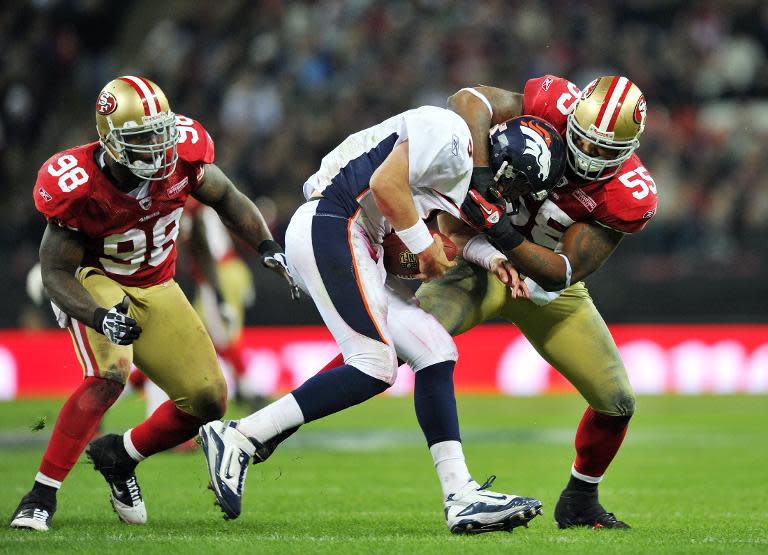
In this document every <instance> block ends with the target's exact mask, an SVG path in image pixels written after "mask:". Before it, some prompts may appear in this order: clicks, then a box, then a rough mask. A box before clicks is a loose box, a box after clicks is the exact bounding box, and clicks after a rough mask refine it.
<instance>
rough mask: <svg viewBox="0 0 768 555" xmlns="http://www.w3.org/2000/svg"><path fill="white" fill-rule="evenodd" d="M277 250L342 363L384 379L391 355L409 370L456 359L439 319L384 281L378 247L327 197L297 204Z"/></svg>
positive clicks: (392, 369) (391, 368)
mask: <svg viewBox="0 0 768 555" xmlns="http://www.w3.org/2000/svg"><path fill="white" fill-rule="evenodd" d="M285 253H286V257H287V259H288V267H289V271H290V273H291V274H292V275H293V277H294V279H296V282H297V284H298V285H299V286H300V287H301V288H302V289H303V290H304V291H305V292H306V293H307V294H309V295H310V296H311V297H312V299H313V300H314V301H315V305H316V306H317V309H318V311H319V312H320V315H321V316H322V318H323V321H324V322H325V324H326V326H327V327H328V329H329V330H330V332H331V334H333V337H334V339H335V340H336V342H337V343H338V345H339V348H340V349H341V353H342V355H343V356H344V362H345V363H346V364H348V365H350V366H353V367H355V368H357V369H358V370H360V371H361V372H364V373H365V374H368V375H369V376H372V377H374V378H376V379H379V380H381V381H383V382H386V383H389V384H392V383H394V381H395V377H396V375H397V366H398V364H397V357H398V355H399V356H400V358H401V359H402V360H404V361H406V362H408V363H409V364H410V365H411V367H412V368H413V369H414V370H419V369H421V368H425V367H427V366H430V365H432V364H436V363H438V362H443V361H446V360H456V358H457V356H458V355H457V352H456V346H455V344H454V342H453V339H452V338H451V336H450V334H448V332H446V331H445V329H444V328H443V327H442V326H441V325H440V323H439V322H438V321H437V320H436V319H435V318H434V317H433V316H431V315H430V314H428V313H426V312H424V311H423V310H421V309H420V308H419V307H418V306H417V305H416V304H415V303H413V302H412V301H411V300H410V293H409V292H408V291H407V289H405V288H399V287H397V286H395V287H392V288H389V287H386V286H385V280H386V271H385V270H384V266H383V264H382V262H381V253H382V247H381V245H379V244H374V243H372V242H371V240H370V239H369V237H368V235H367V234H366V232H365V230H364V229H363V227H362V226H361V225H360V224H358V223H357V222H356V221H355V219H354V217H352V218H347V217H344V215H343V214H341V213H340V210H339V208H338V207H337V206H336V205H334V204H333V203H332V202H331V201H328V200H326V199H321V200H316V201H310V202H307V203H305V204H304V205H302V206H301V207H299V209H298V210H297V211H296V213H295V214H294V215H293V217H292V218H291V222H290V224H289V226H288V229H287V230H286V235H285Z"/></svg>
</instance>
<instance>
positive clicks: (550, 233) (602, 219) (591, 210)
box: [510, 75, 656, 249]
mask: <svg viewBox="0 0 768 555" xmlns="http://www.w3.org/2000/svg"><path fill="white" fill-rule="evenodd" d="M579 94H580V91H579V89H578V87H576V85H574V84H573V83H571V82H570V81H568V80H566V79H563V78H562V77H555V76H552V75H545V76H544V77H539V78H537V79H531V80H530V81H528V82H527V83H526V84H525V89H524V92H523V114H525V115H531V116H538V117H540V118H543V119H545V120H547V121H548V122H549V123H551V124H552V125H553V126H554V127H555V129H557V130H558V131H559V132H560V134H561V135H562V136H563V139H564V140H565V134H566V124H567V121H568V114H569V113H570V112H571V110H572V109H573V107H574V104H575V103H576V99H577V98H578V97H579ZM565 176H566V178H568V184H567V185H565V186H563V187H559V188H557V189H554V190H553V191H552V192H550V194H549V197H548V198H547V199H545V200H544V201H540V202H537V201H534V200H533V199H532V198H530V197H526V198H525V201H524V203H523V205H522V206H521V207H520V212H519V213H518V214H515V215H510V217H511V219H512V223H513V224H514V226H515V227H516V228H517V229H518V230H519V231H520V232H521V233H523V234H524V235H525V236H526V237H527V238H528V239H529V240H532V241H533V242H534V243H537V244H539V245H541V246H544V247H548V248H550V249H554V248H555V247H557V246H558V243H559V242H560V239H561V238H562V236H563V233H565V230H566V229H568V227H570V226H571V224H573V223H574V222H590V221H591V222H596V223H598V224H600V225H603V226H606V227H609V228H611V229H615V230H616V231H620V232H622V233H636V232H638V231H640V230H642V229H643V228H644V227H645V224H646V223H647V222H648V220H650V219H651V218H652V217H653V215H654V214H655V213H656V184H655V183H654V181H653V178H651V176H650V174H649V173H648V171H647V170H646V169H645V167H643V163H642V162H641V161H640V158H639V157H638V156H637V155H636V154H633V155H632V156H631V157H630V158H629V159H628V160H627V161H626V162H624V164H623V165H622V166H621V169H619V172H618V173H617V174H616V175H615V176H613V177H612V178H610V179H604V180H601V181H584V180H581V179H576V178H570V177H569V171H568V170H566V172H565Z"/></svg>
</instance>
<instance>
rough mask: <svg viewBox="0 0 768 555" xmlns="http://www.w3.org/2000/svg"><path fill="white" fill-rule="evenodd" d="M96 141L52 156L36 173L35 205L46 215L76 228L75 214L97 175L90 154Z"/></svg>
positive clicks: (54, 220)
mask: <svg viewBox="0 0 768 555" xmlns="http://www.w3.org/2000/svg"><path fill="white" fill-rule="evenodd" d="M93 147H95V143H92V144H91V145H85V146H81V147H75V148H71V149H69V150H65V151H62V152H58V153H56V154H54V155H53V156H51V157H50V158H49V159H48V160H46V161H45V163H44V164H43V165H42V167H41V168H40V171H38V173H37V180H36V181H35V187H34V190H33V191H32V197H33V198H34V200H35V207H36V208H37V210H38V211H39V212H40V213H41V214H43V215H44V216H45V217H46V219H48V220H49V221H53V222H55V223H58V224H59V225H62V226H64V227H69V228H72V229H78V222H77V216H78V214H79V213H80V211H81V207H82V205H83V202H84V201H85V200H86V199H87V198H88V194H89V190H90V187H91V184H92V182H93V180H94V179H96V178H97V176H96V175H95V173H94V164H93V161H92V160H91V159H90V158H89V157H90V156H91V154H92V152H93Z"/></svg>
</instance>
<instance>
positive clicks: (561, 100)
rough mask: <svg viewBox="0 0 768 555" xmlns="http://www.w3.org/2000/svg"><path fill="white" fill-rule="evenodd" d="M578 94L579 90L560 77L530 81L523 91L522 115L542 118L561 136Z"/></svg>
mask: <svg viewBox="0 0 768 555" xmlns="http://www.w3.org/2000/svg"><path fill="white" fill-rule="evenodd" d="M579 94H581V91H580V90H579V88H578V87H577V86H576V85H574V84H573V83H571V82H570V81H568V80H567V79H564V78H562V77H555V76H554V75H544V76H543V77H537V78H536V79H530V80H529V81H528V82H527V83H526V84H525V89H524V91H523V114H525V115H529V116H537V117H540V118H543V119H545V120H547V121H548V122H549V123H551V124H552V125H554V126H555V129H557V130H558V131H559V132H560V133H561V134H563V133H565V127H566V122H567V117H568V114H569V113H570V111H571V109H572V108H573V105H574V103H575V102H576V100H577V98H578V96H579Z"/></svg>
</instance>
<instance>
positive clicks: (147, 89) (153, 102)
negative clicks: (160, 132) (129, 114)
mask: <svg viewBox="0 0 768 555" xmlns="http://www.w3.org/2000/svg"><path fill="white" fill-rule="evenodd" d="M120 80H121V81H125V82H126V83H128V84H129V85H131V87H133V90H135V91H136V93H137V94H138V95H139V98H141V103H142V105H143V106H144V115H145V116H156V115H157V114H159V113H160V112H161V111H162V109H161V108H160V101H159V100H158V98H157V94H155V91H154V90H153V89H152V85H150V84H149V82H148V81H146V80H145V79H142V78H141V77H134V76H132V75H126V76H124V77H120Z"/></svg>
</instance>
